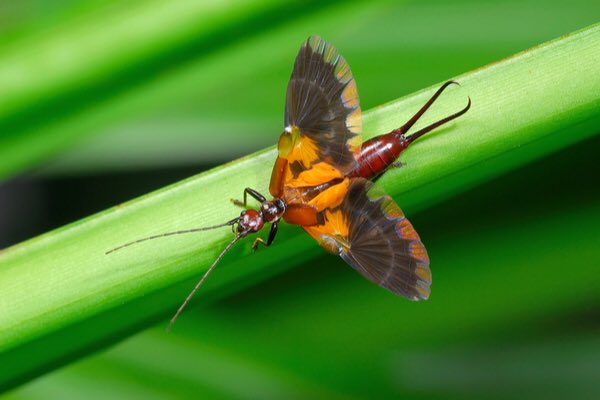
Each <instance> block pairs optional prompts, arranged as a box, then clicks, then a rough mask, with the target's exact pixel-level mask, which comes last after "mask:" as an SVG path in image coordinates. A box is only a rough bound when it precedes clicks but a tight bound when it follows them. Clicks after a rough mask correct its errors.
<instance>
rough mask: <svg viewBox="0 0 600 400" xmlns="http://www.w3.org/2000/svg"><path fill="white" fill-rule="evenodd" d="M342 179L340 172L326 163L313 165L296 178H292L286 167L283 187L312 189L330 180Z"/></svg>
mask: <svg viewBox="0 0 600 400" xmlns="http://www.w3.org/2000/svg"><path fill="white" fill-rule="evenodd" d="M343 177H344V175H342V173H341V172H340V170H339V169H337V168H335V167H334V166H333V165H331V164H328V163H326V162H320V163H317V164H315V165H313V167H312V168H311V169H307V170H305V171H302V172H300V173H299V174H298V177H297V178H294V177H293V174H292V172H291V170H290V169H289V167H288V173H287V174H286V182H285V185H286V186H290V187H312V186H317V185H320V184H322V183H325V182H329V181H330V180H332V179H336V178H343Z"/></svg>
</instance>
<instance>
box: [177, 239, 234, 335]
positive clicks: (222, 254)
mask: <svg viewBox="0 0 600 400" xmlns="http://www.w3.org/2000/svg"><path fill="white" fill-rule="evenodd" d="M241 237H242V236H241V235H239V234H238V235H236V236H235V237H234V238H233V240H232V241H231V242H229V244H228V245H227V246H225V248H224V249H223V251H222V252H221V254H219V256H218V257H217V259H216V260H215V261H214V262H213V263H212V265H211V266H210V268H208V270H206V272H205V273H204V275H202V278H200V280H199V281H198V283H197V284H196V286H195V287H194V289H192V291H191V292H190V294H188V296H187V297H186V298H185V300H184V301H183V303H182V304H181V306H179V308H178V309H177V312H176V313H175V315H174V316H173V318H171V320H170V321H169V325H168V326H167V332H170V331H171V327H172V326H173V324H174V323H175V320H176V319H177V317H179V314H181V312H182V311H183V309H184V308H185V306H187V304H188V303H189V302H190V300H191V299H192V297H194V294H196V292H197V291H198V289H200V286H202V284H203V283H204V281H205V280H206V277H207V276H208V275H209V274H210V273H211V272H212V270H213V269H214V268H215V267H216V266H217V263H218V262H219V261H221V258H223V256H224V255H225V253H227V251H228V250H229V249H230V248H231V246H233V245H234V244H235V242H237V241H238V240H239V239H240V238H241Z"/></svg>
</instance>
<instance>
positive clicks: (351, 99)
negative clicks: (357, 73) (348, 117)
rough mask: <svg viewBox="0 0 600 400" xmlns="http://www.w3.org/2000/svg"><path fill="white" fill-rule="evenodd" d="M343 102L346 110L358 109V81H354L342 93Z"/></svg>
mask: <svg viewBox="0 0 600 400" xmlns="http://www.w3.org/2000/svg"><path fill="white" fill-rule="evenodd" d="M342 102H343V103H344V107H346V108H354V107H358V92H357V90H356V81H355V80H354V79H353V80H351V81H350V82H348V84H347V85H346V87H345V88H344V90H343V91H342Z"/></svg>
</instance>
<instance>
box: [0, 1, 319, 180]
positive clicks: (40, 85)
mask: <svg viewBox="0 0 600 400" xmlns="http://www.w3.org/2000/svg"><path fill="white" fill-rule="evenodd" d="M315 3H316V2H315ZM315 3H311V4H307V3H306V2H297V1H292V2H284V1H281V0H253V1H240V0H232V1H227V2H219V1H216V2H197V1H190V0H175V1H170V2H157V1H149V2H139V3H136V4H127V6H123V5H118V4H115V5H106V4H98V5H94V6H92V7H91V9H88V10H86V11H87V12H85V13H82V15H79V16H78V17H77V18H71V19H68V20H67V21H64V23H61V24H60V26H59V27H53V29H48V28H45V29H40V30H37V31H36V30H34V31H33V33H31V34H30V35H29V36H27V37H24V38H22V39H21V40H19V41H17V42H15V43H13V44H9V45H5V46H3V47H2V48H0V93H2V97H1V98H0V155H1V156H2V162H0V179H4V178H6V177H7V176H9V175H11V174H14V173H15V172H19V171H21V170H23V169H26V168H27V167H30V166H31V164H34V163H35V162H39V161H40V160H43V159H47V158H49V157H50V156H51V155H53V154H56V153H58V152H60V151H61V150H63V149H64V148H65V147H69V146H70V145H72V144H73V143H75V142H77V141H78V140H81V138H82V137H84V136H87V135H88V134H90V132H93V130H94V128H96V129H97V125H98V119H99V117H98V113H97V112H96V113H94V110H96V109H98V108H100V109H102V108H104V107H107V108H108V109H109V114H111V115H114V112H115V110H114V105H113V104H111V103H112V101H113V100H114V99H115V98H118V97H119V96H120V95H123V94H128V93H129V92H131V91H134V92H135V89H138V88H139V87H140V86H142V85H143V84H145V83H148V82H153V81H156V80H160V79H159V78H161V77H163V76H168V75H170V74H172V72H173V70H176V69H178V68H182V67H185V66H186V65H187V64H190V63H191V62H193V61H199V60H201V59H203V58H210V56H213V55H215V54H217V53H219V52H220V51H222V49H223V48H226V47H227V45H231V44H234V45H235V44H236V43H241V42H243V41H244V40H247V39H248V38H249V37H251V36H252V35H253V34H256V33H259V32H262V31H263V30H264V27H265V26H269V27H274V26H277V25H278V24H283V23H285V22H286V21H287V20H288V19H294V18H297V17H298V15H303V14H307V13H310V12H313V11H314V10H318V9H320V8H321V6H320V5H319V4H315ZM266 21H269V23H268V24H267V23H266ZM107 28H108V29H107ZM240 32H244V35H243V39H242V38H240V36H241V35H240ZM157 77H158V78H157ZM120 112H121V110H117V113H120ZM100 119H101V118H100ZM65 122H66V125H67V126H66V129H65ZM68 122H71V124H69V123H68ZM77 125H79V126H77Z"/></svg>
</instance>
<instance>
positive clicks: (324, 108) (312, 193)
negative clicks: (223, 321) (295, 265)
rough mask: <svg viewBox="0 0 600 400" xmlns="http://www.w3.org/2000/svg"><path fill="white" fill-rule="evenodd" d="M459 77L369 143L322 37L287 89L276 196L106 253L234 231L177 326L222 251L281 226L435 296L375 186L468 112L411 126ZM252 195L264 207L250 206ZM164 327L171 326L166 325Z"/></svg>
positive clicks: (414, 248)
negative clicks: (405, 154)
mask: <svg viewBox="0 0 600 400" xmlns="http://www.w3.org/2000/svg"><path fill="white" fill-rule="evenodd" d="M452 84H456V82H454V81H448V82H446V83H444V84H443V85H442V86H441V87H440V88H439V89H438V90H437V92H436V93H435V94H434V95H433V96H432V97H431V99H429V101H427V102H426V103H425V105H423V107H422V108H421V109H420V110H419V111H418V112H417V113H416V114H415V115H414V116H413V117H412V118H411V119H410V120H408V121H407V122H406V123H405V124H404V125H402V126H401V127H399V128H397V129H394V130H392V131H391V132H388V133H386V134H383V135H380V136H376V137H374V138H372V139H370V140H367V141H365V142H362V139H361V128H362V117H361V109H360V105H359V99H358V93H357V89H356V83H355V81H354V78H353V76H352V72H351V71H350V67H349V66H348V63H347V62H346V61H345V60H344V58H342V56H341V55H339V53H338V52H337V50H336V49H335V48H334V47H333V46H331V45H330V44H329V43H327V42H325V41H323V40H322V39H321V38H320V37H317V36H311V37H309V38H308V40H307V41H306V42H305V43H304V44H303V45H302V46H301V48H300V51H299V53H298V55H297V57H296V61H295V63H294V68H293V71H292V75H291V78H290V81H289V83H288V87H287V93H286V102H285V128H284V131H283V133H282V134H281V136H280V137H279V142H278V144H277V149H278V156H277V159H276V160H275V165H274V166H273V172H272V175H271V181H270V184H269V192H270V194H271V196H272V199H270V200H269V199H267V198H266V197H265V196H264V195H262V194H261V193H259V192H257V191H256V190H254V189H251V188H246V189H245V190H244V196H243V201H238V200H234V203H235V204H236V205H239V206H242V207H244V208H245V209H244V211H242V212H241V214H240V216H239V217H237V218H234V219H232V220H230V221H228V222H225V223H223V224H220V225H215V226H210V227H205V228H194V229H188V230H183V231H177V232H167V233H163V234H159V235H154V236H150V237H146V238H142V239H139V240H136V241H133V242H129V243H126V244H124V245H122V246H119V247H117V248H114V249H112V250H110V251H108V252H107V254H108V253H111V252H114V251H116V250H120V249H122V248H124V247H127V246H130V245H133V244H136V243H140V242H143V241H146V240H150V239H156V238H159V237H165V236H170V235H177V234H183V233H193V232H200V231H205V230H209V229H215V228H219V227H225V226H230V227H231V229H232V231H233V233H234V235H235V236H234V238H233V239H232V240H231V242H230V243H229V244H228V245H227V246H226V247H225V249H223V251H222V252H221V254H219V256H218V257H217V259H216V260H215V261H214V262H213V264H212V265H211V266H210V268H209V269H208V270H207V271H206V273H205V274H204V275H203V276H202V278H201V279H200V281H199V282H198V283H197V285H196V286H195V287H194V289H193V290H192V291H191V292H190V294H189V295H188V297H187V298H186V299H185V301H184V302H183V304H182V305H181V306H180V307H179V309H178V310H177V312H176V313H175V315H174V316H173V318H172V319H171V321H170V323H169V328H170V327H171V325H172V324H173V323H174V322H175V320H176V319H177V317H178V316H179V314H180V313H181V312H182V310H183V309H184V307H185V306H186V305H187V304H188V302H189V301H190V300H191V298H192V296H193V295H194V294H195V293H196V291H197V290H198V289H199V288H200V286H201V285H202V283H203V282H204V281H205V279H206V277H207V276H208V275H209V274H210V273H211V272H212V270H213V269H214V268H215V266H216V265H217V263H218V262H219V261H220V260H221V258H222V257H223V256H224V255H225V253H226V252H227V251H228V250H229V249H230V248H231V247H232V246H233V245H234V244H235V243H236V242H237V241H238V240H240V239H242V238H244V237H246V236H248V235H250V234H253V233H257V232H260V231H261V230H262V229H263V228H264V227H265V224H267V223H269V224H270V230H269V234H268V237H267V240H266V241H265V240H263V239H262V238H260V237H259V238H257V239H256V240H255V241H254V243H253V245H252V248H253V250H256V249H257V248H258V247H259V246H261V245H262V246H267V247H268V246H270V245H271V244H273V241H274V240H275V236H276V234H277V228H278V226H279V223H280V221H281V220H282V219H283V220H284V221H285V222H287V223H289V224H293V225H299V226H300V227H302V228H303V229H304V230H305V231H306V232H307V233H308V234H309V235H310V236H312V237H313V238H314V239H315V240H316V241H317V242H318V243H319V244H320V245H321V246H322V247H323V248H324V249H325V250H327V251H328V252H330V253H333V254H337V255H339V256H341V257H342V259H343V260H344V261H346V262H347V263H348V264H349V265H350V266H351V267H352V268H354V269H355V270H356V271H358V272H359V273H360V274H362V275H363V276H364V277H365V278H367V279H368V280H370V281H372V282H374V283H375V284H377V285H379V286H381V287H384V288H386V289H388V290H389V291H391V292H393V293H395V294H397V295H401V296H404V297H406V298H408V299H410V300H423V299H427V298H428V297H429V294H430V285H431V271H430V269H429V257H428V255H427V251H426V250H425V246H424V245H423V243H422V242H421V239H420V238H419V235H418V234H417V232H416V231H415V229H414V228H413V226H412V225H411V223H410V222H409V221H408V220H407V219H406V217H405V216H404V213H403V212H402V210H401V209H400V207H398V205H397V204H396V203H395V202H394V200H392V198H391V197H390V196H388V195H387V194H385V193H384V192H383V190H382V189H381V188H379V187H378V186H377V185H376V184H374V183H373V182H372V180H373V179H375V178H377V177H378V176H379V175H381V174H382V173H383V172H384V171H386V170H387V169H388V168H391V167H400V166H401V164H398V163H397V161H396V160H397V159H398V157H399V155H400V154H401V153H402V151H404V150H405V149H406V148H407V147H409V146H410V144H411V143H413V142H414V141H415V140H417V139H418V138H420V137H421V136H423V135H424V134H426V133H427V132H430V131H432V130H433V129H435V128H437V127H439V126H441V125H443V124H445V123H447V122H449V121H451V120H453V119H455V118H458V117H459V116H461V115H463V114H464V113H466V112H467V111H468V110H469V108H470V106H471V99H470V98H469V100H468V103H467V105H466V107H465V108H463V109H462V110H461V111H459V112H457V113H455V114H452V115H450V116H448V117H446V118H443V119H441V120H439V121H437V122H435V123H433V124H431V125H429V126H427V127H425V128H422V129H421V130H419V131H417V132H414V133H412V134H411V135H407V132H408V130H409V129H410V128H411V127H412V126H413V124H414V123H415V122H416V121H417V120H418V119H419V118H420V117H421V116H422V115H423V113H424V112H425V111H427V109H428V108H429V107H430V106H431V105H432V104H433V102H434V101H435V100H436V99H437V98H438V97H439V96H440V94H441V93H442V92H443V91H444V90H445V89H446V88H447V87H448V86H450V85H452ZM248 196H251V197H252V198H254V199H256V200H257V201H258V202H260V208H259V209H257V210H255V209H247V208H246V207H247V204H248V202H247V200H248ZM169 328H167V329H169Z"/></svg>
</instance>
